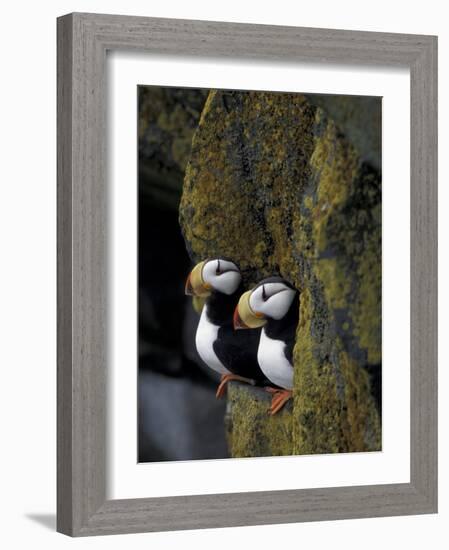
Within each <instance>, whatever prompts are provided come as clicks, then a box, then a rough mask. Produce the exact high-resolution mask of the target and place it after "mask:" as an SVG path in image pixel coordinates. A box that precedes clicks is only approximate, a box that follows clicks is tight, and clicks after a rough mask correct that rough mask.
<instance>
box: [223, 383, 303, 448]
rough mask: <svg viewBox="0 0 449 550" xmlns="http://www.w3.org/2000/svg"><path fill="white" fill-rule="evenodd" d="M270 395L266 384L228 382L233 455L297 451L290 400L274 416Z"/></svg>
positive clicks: (230, 443) (228, 424) (229, 433)
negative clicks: (257, 385)
mask: <svg viewBox="0 0 449 550" xmlns="http://www.w3.org/2000/svg"><path fill="white" fill-rule="evenodd" d="M270 402H271V396H270V395H269V394H268V393H267V392H265V391H264V390H263V388H255V387H252V386H248V385H245V384H240V383H239V382H230V383H229V384H228V407H229V411H230V412H229V414H228V417H227V421H226V423H227V430H226V431H227V437H228V444H229V449H230V453H231V456H233V457H234V458H245V457H251V456H287V455H292V454H294V446H293V433H292V424H293V419H292V414H291V409H292V407H291V403H290V404H289V403H287V405H286V406H285V407H284V408H283V409H282V410H281V411H280V412H279V413H278V414H277V415H275V416H270V415H269V414H268V409H269V406H270Z"/></svg>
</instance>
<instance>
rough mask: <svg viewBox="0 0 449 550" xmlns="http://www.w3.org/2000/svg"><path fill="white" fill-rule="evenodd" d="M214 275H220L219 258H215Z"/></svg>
mask: <svg viewBox="0 0 449 550" xmlns="http://www.w3.org/2000/svg"><path fill="white" fill-rule="evenodd" d="M215 274H216V275H220V260H217V269H216V270H215Z"/></svg>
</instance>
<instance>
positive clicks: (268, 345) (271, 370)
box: [257, 328, 293, 390]
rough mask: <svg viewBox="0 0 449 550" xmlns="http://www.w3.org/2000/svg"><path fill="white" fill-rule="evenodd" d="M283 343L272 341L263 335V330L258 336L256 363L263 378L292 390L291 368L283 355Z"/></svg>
mask: <svg viewBox="0 0 449 550" xmlns="http://www.w3.org/2000/svg"><path fill="white" fill-rule="evenodd" d="M284 349H285V342H283V341H282V340H272V339H271V338H268V336H267V335H266V334H265V328H263V329H262V332H261V335H260V342H259V349H258V350H257V361H258V363H259V366H260V369H261V370H262V372H263V373H264V374H265V376H266V377H267V378H268V380H270V381H271V382H273V383H274V384H276V385H277V386H281V388H285V389H287V390H291V389H292V388H293V366H292V365H291V364H290V362H289V361H288V359H287V357H285V354H284Z"/></svg>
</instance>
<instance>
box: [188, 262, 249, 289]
mask: <svg viewBox="0 0 449 550" xmlns="http://www.w3.org/2000/svg"><path fill="white" fill-rule="evenodd" d="M241 282H242V276H241V274H240V270H239V268H238V267H237V266H236V264H235V263H234V262H232V261H230V260H225V259H223V258H215V259H212V260H210V259H207V260H203V261H202V262H200V263H199V264H197V265H196V266H195V267H194V268H193V269H192V271H191V272H190V275H189V276H188V277H187V281H186V289H185V291H186V294H188V295H191V296H199V297H202V298H207V297H208V296H210V295H211V294H212V292H213V291H216V292H218V293H221V294H227V295H231V294H234V292H235V291H236V290H237V289H238V287H239V286H240V283H241Z"/></svg>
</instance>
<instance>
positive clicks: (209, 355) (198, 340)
mask: <svg viewBox="0 0 449 550" xmlns="http://www.w3.org/2000/svg"><path fill="white" fill-rule="evenodd" d="M219 328H220V327H219V326H218V325H214V324H213V323H211V322H210V321H209V319H208V318H207V304H205V305H204V307H203V310H202V312H201V317H200V322H199V323H198V328H197V330H196V337H195V344H196V349H197V351H198V354H199V356H200V357H201V359H202V360H203V361H204V362H205V363H206V365H207V366H208V367H210V368H211V369H213V370H215V371H217V372H219V373H220V374H230V371H229V370H228V369H227V368H226V367H225V366H224V365H223V363H222V362H221V361H220V359H219V358H218V357H217V354H216V353H215V351H214V342H215V340H216V339H217V336H218V329H219Z"/></svg>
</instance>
